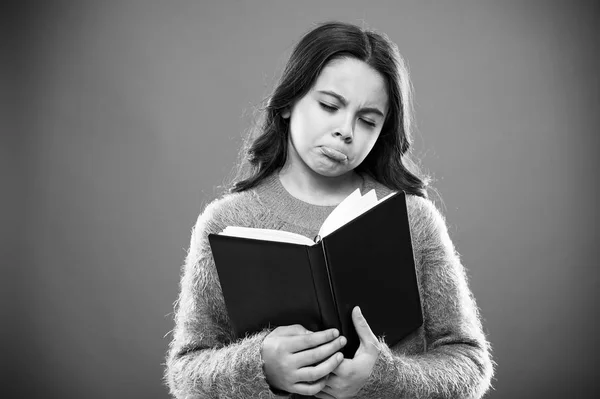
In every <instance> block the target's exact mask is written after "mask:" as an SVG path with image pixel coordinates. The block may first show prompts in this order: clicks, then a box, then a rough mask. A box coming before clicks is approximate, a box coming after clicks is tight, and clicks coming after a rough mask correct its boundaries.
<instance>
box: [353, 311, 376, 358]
mask: <svg viewBox="0 0 600 399" xmlns="http://www.w3.org/2000/svg"><path fill="white" fill-rule="evenodd" d="M352 321H353V323H354V328H356V333H357V334H358V338H359V339H360V343H361V345H363V346H364V347H365V349H367V350H368V351H376V350H377V347H376V346H375V345H374V344H376V343H377V342H378V341H377V337H376V336H375V334H373V331H371V327H369V323H367V319H365V317H364V316H363V314H362V312H361V311H360V308H359V307H358V306H355V307H354V309H352Z"/></svg>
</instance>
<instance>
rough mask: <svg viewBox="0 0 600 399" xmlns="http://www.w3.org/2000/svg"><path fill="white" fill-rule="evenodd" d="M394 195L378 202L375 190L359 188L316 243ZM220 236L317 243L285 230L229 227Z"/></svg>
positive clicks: (333, 215) (340, 206)
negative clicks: (363, 190)
mask: <svg viewBox="0 0 600 399" xmlns="http://www.w3.org/2000/svg"><path fill="white" fill-rule="evenodd" d="M394 194H395V193H394V192H393V193H391V194H389V195H388V196H386V197H384V198H382V199H380V200H377V195H376V194H375V190H371V191H369V192H368V193H367V194H365V195H364V196H363V195H361V193H360V189H358V188H357V189H356V190H355V191H354V192H353V193H352V194H350V195H349V196H347V197H346V198H345V199H344V200H343V201H342V202H340V203H339V204H338V205H337V206H336V207H335V209H334V210H333V211H332V212H331V213H330V214H329V216H327V218H326V219H325V221H324V222H323V224H322V225H321V229H320V230H319V234H318V235H317V237H315V241H316V242H318V241H320V240H321V239H322V238H323V237H326V236H328V235H329V234H331V233H333V232H334V231H336V230H337V229H339V228H340V227H342V226H343V225H345V224H346V223H348V222H349V221H351V220H352V219H355V218H357V217H358V216H360V215H362V214H363V213H365V212H367V211H368V210H369V209H371V208H373V207H374V206H376V205H377V204H379V203H381V202H383V201H385V200H386V199H388V198H390V197H391V196H393V195H394ZM220 234H222V235H227V236H232V237H244V238H252V239H257V240H269V241H279V242H289V243H296V244H304V245H313V244H314V243H315V242H313V241H311V240H310V239H309V238H307V237H305V236H303V235H300V234H296V233H290V232H289V231H283V230H271V229H256V228H251V227H239V226H227V227H226V228H225V229H224V230H223V231H222V232H221V233H220Z"/></svg>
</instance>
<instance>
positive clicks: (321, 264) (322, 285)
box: [306, 243, 342, 333]
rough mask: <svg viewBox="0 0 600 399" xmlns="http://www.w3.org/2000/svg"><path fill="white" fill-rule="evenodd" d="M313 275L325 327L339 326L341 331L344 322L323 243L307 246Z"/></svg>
mask: <svg viewBox="0 0 600 399" xmlns="http://www.w3.org/2000/svg"><path fill="white" fill-rule="evenodd" d="M306 249H307V252H308V259H309V262H310V268H311V272H312V276H313V282H314V287H315V293H316V295H317V301H318V302H319V309H320V311H321V320H322V323H323V329H324V330H325V329H328V328H337V329H338V330H339V331H340V333H341V331H342V324H341V322H340V317H339V315H338V311H337V306H336V303H335V297H334V295H333V291H332V286H331V280H330V276H329V270H328V269H327V261H326V259H325V254H324V251H323V247H322V246H321V243H319V244H317V245H313V246H310V247H306Z"/></svg>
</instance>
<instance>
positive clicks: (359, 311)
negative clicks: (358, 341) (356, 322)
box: [356, 306, 362, 316]
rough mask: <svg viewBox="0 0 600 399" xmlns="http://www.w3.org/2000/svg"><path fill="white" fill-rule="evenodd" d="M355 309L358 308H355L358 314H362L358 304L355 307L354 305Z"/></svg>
mask: <svg viewBox="0 0 600 399" xmlns="http://www.w3.org/2000/svg"><path fill="white" fill-rule="evenodd" d="M356 309H358V310H357V312H358V315H359V316H362V311H361V310H360V306H357V307H356Z"/></svg>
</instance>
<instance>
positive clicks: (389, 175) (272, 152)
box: [229, 22, 429, 198]
mask: <svg viewBox="0 0 600 399" xmlns="http://www.w3.org/2000/svg"><path fill="white" fill-rule="evenodd" d="M344 57H347V58H356V59H358V60H361V61H363V62H365V63H367V64H368V65H369V66H371V67H372V68H373V69H375V70H376V71H377V72H379V73H380V74H381V75H382V76H383V78H384V80H385V81H386V83H387V88H388V99H389V100H388V101H389V111H388V115H387V117H386V120H385V122H384V124H383V127H382V129H381V133H380V135H379V137H378V139H377V142H376V143H375V145H374V146H373V148H372V149H371V152H370V153H369V155H367V157H366V158H365V159H364V161H363V162H362V163H361V164H360V165H359V166H357V167H356V169H355V170H356V171H357V172H359V173H366V174H369V175H370V176H371V177H373V178H374V179H375V180H377V181H379V182H380V183H382V184H384V185H385V186H387V187H389V188H391V189H394V190H404V191H405V192H406V193H407V194H414V195H418V196H421V197H424V198H427V186H428V184H429V179H428V178H424V177H419V174H420V172H419V171H418V167H417V165H416V164H415V163H414V162H413V161H412V160H411V159H410V156H409V155H410V151H409V150H410V148H411V143H412V139H411V133H412V126H413V108H412V87H411V83H410V79H409V74H408V69H407V67H406V64H405V62H404V60H403V58H402V56H401V55H400V52H399V51H398V47H397V46H396V44H394V43H393V42H392V41H391V40H390V39H389V38H388V37H387V36H386V35H385V34H381V33H376V32H375V31H372V30H367V29H361V28H359V27H357V26H355V25H352V24H348V23H342V22H326V23H323V24H320V25H319V26H317V27H316V28H314V29H313V30H311V31H310V32H308V33H307V34H306V35H305V36H304V37H303V38H302V39H301V40H300V42H299V43H298V44H297V45H296V47H295V48H294V50H293V52H292V55H291V56H290V58H289V60H288V62H287V64H286V66H285V69H284V71H283V75H282V76H281V78H280V80H279V83H278V84H277V86H276V88H275V90H274V91H273V93H272V95H271V96H270V97H269V98H268V102H267V105H266V107H264V108H263V109H262V110H261V117H260V119H259V120H258V123H257V124H256V126H255V128H254V130H251V131H250V134H249V135H248V137H247V138H246V142H245V144H244V146H243V147H242V150H241V152H240V158H241V162H240V163H239V166H238V171H237V176H236V178H235V180H234V181H235V182H234V183H233V186H232V187H231V188H230V190H229V191H230V192H240V191H245V190H248V189H251V188H253V187H255V186H257V185H258V184H259V183H260V182H261V181H262V180H263V179H264V178H266V177H267V176H269V175H270V174H271V173H273V172H275V171H276V170H278V169H280V168H281V167H283V165H284V164H285V161H286V157H287V152H288V140H289V119H285V118H283V117H282V116H281V113H282V111H283V110H284V109H286V108H288V107H289V109H291V108H292V105H293V104H294V103H295V102H296V101H297V100H299V99H300V98H302V97H303V96H304V95H305V94H306V93H308V91H309V90H310V88H311V87H312V86H313V85H314V83H315V81H316V79H317V77H318V76H319V74H320V73H321V70H322V69H323V68H324V67H325V66H326V65H327V64H328V63H329V62H330V61H332V60H334V59H338V58H344Z"/></svg>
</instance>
